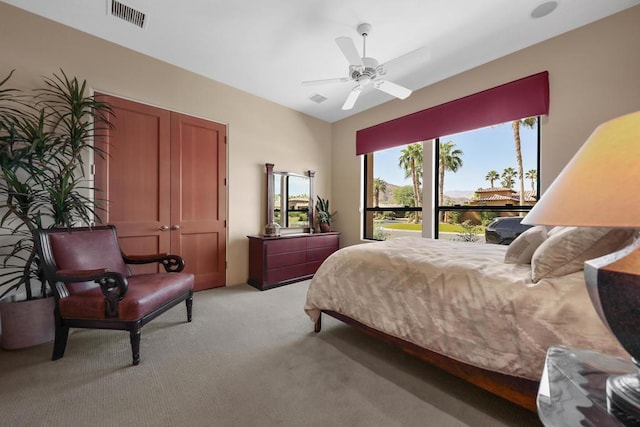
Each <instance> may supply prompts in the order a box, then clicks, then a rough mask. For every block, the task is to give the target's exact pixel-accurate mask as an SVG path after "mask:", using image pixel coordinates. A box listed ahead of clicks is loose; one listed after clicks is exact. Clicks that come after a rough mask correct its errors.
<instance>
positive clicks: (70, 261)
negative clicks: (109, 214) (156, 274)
mask: <svg viewBox="0 0 640 427" xmlns="http://www.w3.org/2000/svg"><path fill="white" fill-rule="evenodd" d="M36 240H37V244H39V245H40V246H41V254H42V257H43V258H44V259H43V260H42V262H43V267H44V268H45V271H47V270H54V271H55V270H92V269H98V268H105V269H107V270H108V271H113V272H117V273H120V274H122V275H123V276H124V277H130V276H131V270H130V269H129V267H128V266H127V265H126V264H125V263H124V260H123V259H122V252H121V250H120V245H119V244H118V237H117V235H116V230H115V227H113V226H108V225H107V226H96V227H91V228H89V227H81V228H80V227H79V228H72V229H71V230H68V229H47V230H37V231H36ZM50 273H52V271H49V274H50ZM52 285H54V284H53V283H52ZM66 285H67V289H68V291H69V293H74V292H77V291H79V290H82V289H87V288H88V287H95V286H98V285H97V284H96V283H94V282H82V283H67V284H66Z"/></svg>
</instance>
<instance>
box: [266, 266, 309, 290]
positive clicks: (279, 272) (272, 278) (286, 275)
mask: <svg viewBox="0 0 640 427" xmlns="http://www.w3.org/2000/svg"><path fill="white" fill-rule="evenodd" d="M308 274H309V273H308V270H307V265H306V264H299V265H294V266H291V267H284V268H275V269H273V270H267V283H266V284H267V285H271V284H274V283H280V282H286V281H294V280H295V279H297V278H300V277H303V276H306V275H308Z"/></svg>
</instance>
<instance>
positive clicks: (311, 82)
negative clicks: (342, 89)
mask: <svg viewBox="0 0 640 427" xmlns="http://www.w3.org/2000/svg"><path fill="white" fill-rule="evenodd" d="M349 80H350V79H349V77H336V78H334V79H322V80H305V81H303V82H302V85H303V86H313V85H323V84H327V83H344V82H348V81H349Z"/></svg>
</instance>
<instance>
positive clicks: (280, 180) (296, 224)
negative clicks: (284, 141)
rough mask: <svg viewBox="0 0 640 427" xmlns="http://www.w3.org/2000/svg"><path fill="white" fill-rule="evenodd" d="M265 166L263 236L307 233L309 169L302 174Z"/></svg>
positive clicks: (310, 216) (310, 195) (309, 221)
mask: <svg viewBox="0 0 640 427" xmlns="http://www.w3.org/2000/svg"><path fill="white" fill-rule="evenodd" d="M273 166H274V165H273V163H266V164H265V167H266V170H267V225H266V226H265V232H264V235H265V236H279V235H280V234H281V233H283V234H292V233H309V232H311V230H312V224H313V176H314V172H313V171H307V172H306V173H305V174H304V175H301V174H297V173H293V172H283V171H274V170H273Z"/></svg>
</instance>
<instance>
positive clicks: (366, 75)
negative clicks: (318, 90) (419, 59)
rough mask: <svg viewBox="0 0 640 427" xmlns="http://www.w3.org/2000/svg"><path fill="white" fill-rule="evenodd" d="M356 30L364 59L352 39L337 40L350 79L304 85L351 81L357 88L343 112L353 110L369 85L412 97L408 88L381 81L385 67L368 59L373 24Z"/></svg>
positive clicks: (335, 79) (306, 83)
mask: <svg viewBox="0 0 640 427" xmlns="http://www.w3.org/2000/svg"><path fill="white" fill-rule="evenodd" d="M356 30H357V31H358V34H360V35H361V36H362V57H360V55H359V54H358V50H357V49H356V45H355V43H354V42H353V40H352V39H351V38H350V37H338V38H337V39H336V44H337V45H338V47H339V48H340V50H341V51H342V54H343V55H344V56H345V58H346V59H347V61H348V62H349V75H348V77H338V78H333V79H322V80H307V81H304V82H302V84H303V85H316V84H325V83H341V82H342V83H344V82H349V81H353V82H355V83H356V86H354V88H353V89H351V92H349V95H348V96H347V99H346V101H345V102H344V105H342V109H343V110H350V109H352V108H353V106H354V105H355V103H356V101H357V100H358V97H359V96H360V93H361V92H362V90H363V89H364V88H365V87H367V86H369V85H371V86H373V87H374V88H375V89H378V90H380V91H382V92H385V93H388V94H389V95H392V96H395V97H396V98H400V99H406V98H407V97H408V96H409V95H411V92H412V91H411V90H410V89H407V88H406V87H403V86H400V85H398V84H396V83H393V82H390V81H389V80H383V79H380V77H381V76H384V75H385V74H386V69H385V65H384V64H379V63H378V61H377V60H375V59H374V58H369V57H367V36H368V35H369V33H370V32H371V24H367V23H364V24H360V25H358V27H357V28H356ZM396 59H397V58H396ZM387 64H388V62H387Z"/></svg>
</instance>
